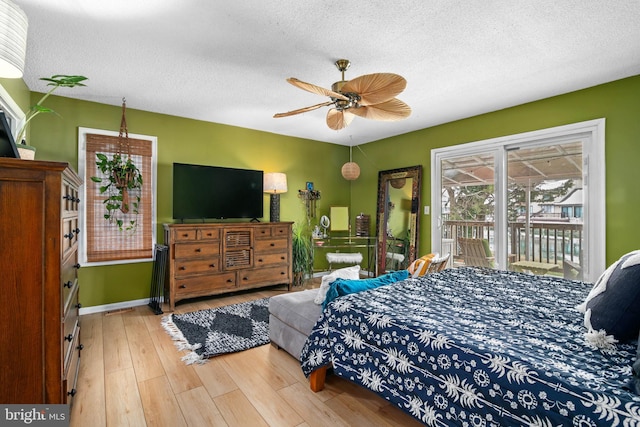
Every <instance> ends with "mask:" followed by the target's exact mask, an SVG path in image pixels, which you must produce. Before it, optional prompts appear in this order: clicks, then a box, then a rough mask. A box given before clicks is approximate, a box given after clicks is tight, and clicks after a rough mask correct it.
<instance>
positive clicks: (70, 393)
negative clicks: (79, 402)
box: [67, 388, 78, 397]
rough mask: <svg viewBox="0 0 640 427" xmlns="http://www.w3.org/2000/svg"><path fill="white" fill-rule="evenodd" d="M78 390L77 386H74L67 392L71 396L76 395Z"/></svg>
mask: <svg viewBox="0 0 640 427" xmlns="http://www.w3.org/2000/svg"><path fill="white" fill-rule="evenodd" d="M76 393H78V391H77V390H76V389H75V388H72V389H71V391H69V392H67V394H68V395H69V396H71V397H73V396H75V395H76Z"/></svg>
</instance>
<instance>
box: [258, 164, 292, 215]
mask: <svg viewBox="0 0 640 427" xmlns="http://www.w3.org/2000/svg"><path fill="white" fill-rule="evenodd" d="M263 191H264V192H265V193H269V195H270V196H271V206H270V210H269V221H270V222H280V193H286V192H287V175H285V174H283V173H280V172H269V173H265V174H264V188H263Z"/></svg>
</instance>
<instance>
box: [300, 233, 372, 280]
mask: <svg viewBox="0 0 640 427" xmlns="http://www.w3.org/2000/svg"><path fill="white" fill-rule="evenodd" d="M312 246H313V256H314V260H315V254H316V252H317V251H318V250H319V249H321V250H323V251H322V253H325V252H326V251H324V249H327V250H330V251H331V252H340V251H343V252H365V251H363V250H362V249H366V254H364V253H363V258H366V260H367V276H370V275H372V276H375V265H376V236H345V237H326V238H313V239H312ZM354 249H357V250H354ZM372 267H373V270H372Z"/></svg>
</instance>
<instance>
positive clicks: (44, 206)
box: [0, 158, 82, 404]
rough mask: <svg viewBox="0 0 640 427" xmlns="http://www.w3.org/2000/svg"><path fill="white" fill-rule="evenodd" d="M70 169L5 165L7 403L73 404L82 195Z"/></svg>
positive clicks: (1, 390)
mask: <svg viewBox="0 0 640 427" xmlns="http://www.w3.org/2000/svg"><path fill="white" fill-rule="evenodd" d="M79 186H80V179H79V178H78V175H76V173H75V172H73V170H71V168H70V167H69V165H68V164H67V163H57V162H43V161H36V160H33V161H32V160H20V159H4V158H1V159H0V248H1V249H0V272H1V274H2V279H1V280H0V289H1V292H2V293H1V295H2V310H0V366H1V367H2V369H0V384H2V386H1V387H0V402H2V403H20V404H27V403H30V404H41V403H51V404H61V403H69V404H70V403H71V402H72V398H73V396H74V395H75V393H76V389H75V387H76V380H77V375H78V367H79V366H80V350H81V349H82V345H81V344H80V321H79V308H80V304H79V303H78V268H80V265H79V264H78V235H79V233H80V230H79V229H78V204H79V202H80V200H79V199H78V188H79Z"/></svg>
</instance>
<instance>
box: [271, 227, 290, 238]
mask: <svg viewBox="0 0 640 427" xmlns="http://www.w3.org/2000/svg"><path fill="white" fill-rule="evenodd" d="M289 233H291V226H290V225H278V226H275V227H271V235H272V236H273V237H280V236H281V237H284V238H286V237H287V236H288V235H289Z"/></svg>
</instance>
